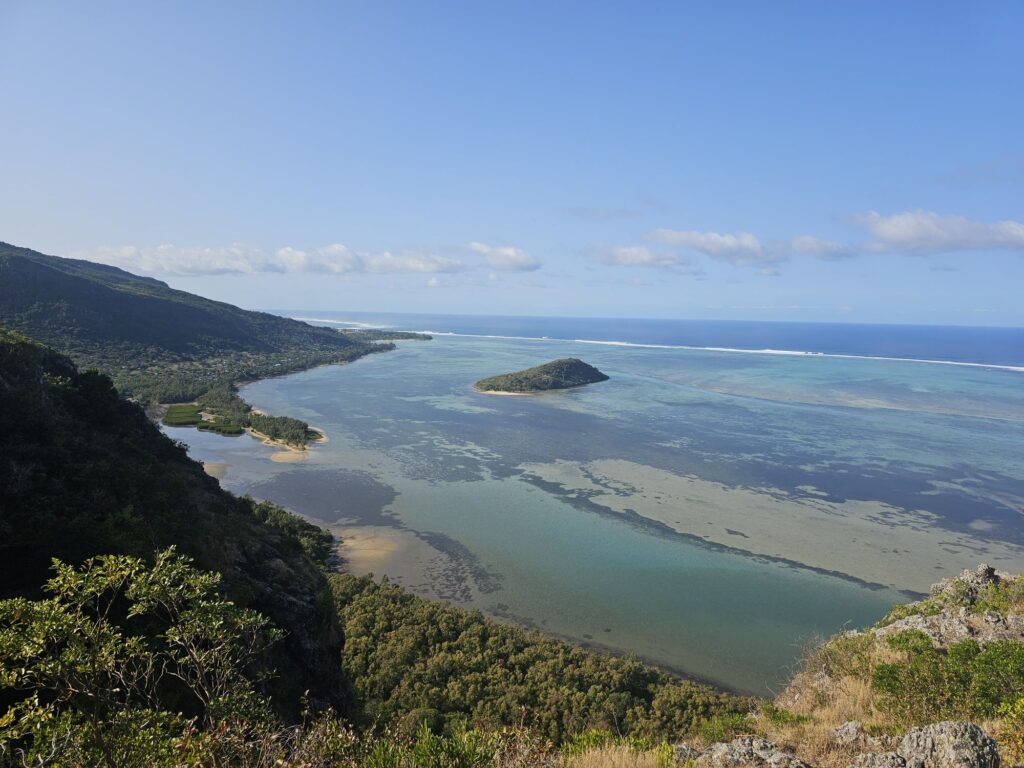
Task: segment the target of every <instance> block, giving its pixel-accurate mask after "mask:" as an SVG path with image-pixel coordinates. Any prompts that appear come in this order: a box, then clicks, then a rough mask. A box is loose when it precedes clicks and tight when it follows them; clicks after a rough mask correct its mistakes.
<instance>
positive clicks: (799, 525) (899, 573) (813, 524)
mask: <svg viewBox="0 0 1024 768" xmlns="http://www.w3.org/2000/svg"><path fill="white" fill-rule="evenodd" d="M521 468H522V469H523V470H524V472H525V473H526V475H527V478H528V479H529V477H533V478H536V479H539V480H541V481H542V482H544V483H547V484H553V485H556V486H558V487H560V488H561V490H562V491H563V492H564V493H565V494H567V495H571V494H575V496H576V498H578V499H584V500H586V501H587V502H589V503H592V504H596V505H598V506H599V507H601V508H603V509H605V510H607V511H609V512H615V513H619V514H622V515H626V516H639V517H640V518H644V519H646V520H648V521H651V522H653V523H657V524H659V525H661V526H664V527H667V528H670V529H672V530H673V531H676V532H677V533H680V534H683V535H686V536H691V537H696V538H699V539H703V540H704V541H707V542H709V543H713V544H716V545H721V546H725V547H730V548H733V549H737V550H742V551H745V552H749V553H752V554H757V555H764V556H768V557H772V558H778V559H782V560H787V561H791V562H794V563H800V564H803V565H806V566H808V567H811V568H814V569H817V570H822V571H829V572H838V573H841V574H845V575H848V576H850V577H852V578H854V579H858V580H861V581H865V582H869V583H872V584H882V585H886V586H891V587H894V588H896V589H902V590H911V591H915V592H924V591H926V590H927V589H928V587H929V585H930V584H932V583H933V582H935V581H938V580H939V579H940V578H944V577H946V576H949V575H952V574H954V573H958V572H959V571H961V570H963V569H964V568H973V567H974V566H976V565H977V564H978V563H979V562H982V561H984V562H988V563H990V564H991V565H994V566H996V567H999V568H1003V569H1006V570H1011V571H1021V570H1024V548H1022V547H1019V546H1016V545H1013V544H1009V543H1006V542H1000V541H993V540H991V539H984V538H981V537H972V536H970V535H968V534H965V533H960V532H955V531H949V530H946V529H943V528H939V527H937V525H936V523H937V518H936V517H935V516H934V515H932V514H931V513H929V512H927V511H926V510H906V509H901V508H899V507H894V506H891V505H889V504H885V503H883V502H878V501H861V500H848V501H844V502H834V501H829V500H827V499H823V498H820V495H821V494H820V492H817V493H815V489H806V488H805V489H804V490H805V492H806V495H803V496H799V497H794V496H791V495H789V494H787V493H786V492H785V491H782V490H780V489H776V488H746V487H731V486H727V485H723V484H721V483H717V482H713V481H709V480H703V479H701V478H699V477H695V476H692V475H677V474H674V473H672V472H668V471H666V470H663V469H658V468H656V467H650V466H646V465H643V464H637V463H635V462H631V461H624V460H619V459H607V460H599V461H593V462H589V463H587V464H580V463H576V462H571V461H557V462H554V463H550V464H524V465H522V467H521Z"/></svg>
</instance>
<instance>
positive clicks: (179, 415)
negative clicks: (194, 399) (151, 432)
mask: <svg viewBox="0 0 1024 768" xmlns="http://www.w3.org/2000/svg"><path fill="white" fill-rule="evenodd" d="M202 420H203V417H202V415H201V414H200V408H199V406H198V405H195V404H194V403H179V404H176V405H171V406H168V408H167V413H165V414H164V418H163V421H164V424H166V425H167V426H169V427H193V426H195V425H196V424H198V423H199V422H200V421H202Z"/></svg>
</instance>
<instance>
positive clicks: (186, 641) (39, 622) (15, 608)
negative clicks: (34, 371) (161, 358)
mask: <svg viewBox="0 0 1024 768" xmlns="http://www.w3.org/2000/svg"><path fill="white" fill-rule="evenodd" d="M46 594H47V596H46V597H43V598H41V599H38V600H28V599H25V598H13V599H9V600H4V601H0V685H2V686H3V687H4V688H6V689H7V690H8V692H12V691H16V692H17V696H16V698H15V699H14V701H13V703H12V704H11V706H10V707H9V708H8V710H7V712H6V713H5V714H4V716H3V717H2V718H0V762H2V763H4V764H18V765H82V766H85V765H90V766H108V767H109V768H114V767H115V766H116V767H117V768H122V767H123V768H134V767H136V766H138V767H139V768H141V767H142V766H147V767H148V766H167V767H168V768H169V767H170V766H192V765H194V766H251V767H252V768H261V767H264V766H265V767H266V768H270V766H292V767H294V768H299V766H302V768H343V767H345V766H348V767H349V768H355V767H356V766H360V767H361V768H499V767H500V768H536V767H537V766H552V768H553V767H554V766H559V765H563V766H567V767H568V766H582V765H596V763H594V762H593V761H592V757H593V755H595V754H606V755H607V754H614V755H617V756H619V757H621V756H622V755H632V756H635V757H637V758H638V761H637V762H636V763H635V764H643V765H650V766H659V767H664V766H668V765H670V764H671V748H670V747H669V746H668V744H667V743H664V742H662V743H660V744H655V743H652V742H650V741H647V740H644V739H640V738H637V737H624V736H618V735H614V734H612V733H611V732H608V731H598V730H588V731H584V732H582V733H580V734H578V735H576V736H574V737H573V738H571V739H569V740H567V741H566V742H565V744H564V745H563V746H562V747H561V749H560V750H559V749H556V748H555V747H554V745H553V744H552V743H551V742H550V741H547V740H545V739H543V738H541V737H540V736H538V734H537V733H536V732H535V731H531V730H530V729H528V728H524V727H522V726H519V727H514V728H502V729H484V728H479V727H475V728H467V727H464V726H462V725H455V726H454V727H453V728H451V729H450V730H449V732H448V733H443V734H442V733H437V732H436V731H435V730H434V729H432V728H431V727H430V725H429V723H428V722H427V721H426V720H422V719H421V720H419V721H418V723H417V724H416V725H415V727H414V728H412V730H411V731H410V732H409V733H403V732H400V731H395V730H385V731H383V732H380V733H377V732H374V731H373V730H363V731H357V730H354V729H353V728H352V727H351V726H349V725H346V724H345V723H344V721H343V720H341V719H340V718H339V717H338V716H337V715H335V714H334V713H333V712H331V711H330V710H323V711H321V712H319V713H313V712H312V711H309V710H307V711H306V713H305V714H304V716H303V719H302V721H301V722H300V723H299V724H297V725H288V724H287V723H286V722H285V721H283V720H282V719H281V718H280V717H279V716H278V715H276V714H275V713H274V710H273V708H272V707H271V705H270V701H269V700H268V699H267V698H266V696H265V695H263V694H262V693H261V690H260V686H259V685H258V682H259V681H260V680H261V679H263V678H264V677H266V676H267V675H268V674H270V670H269V668H268V667H267V665H266V662H267V659H268V658H269V657H268V655H267V653H266V651H267V650H268V648H270V647H271V645H272V644H273V643H275V642H277V641H279V640H280V638H281V635H282V633H281V632H280V630H278V629H276V628H274V627H273V626H271V625H270V623H269V622H268V621H267V619H266V618H265V617H263V616H261V615H260V614H259V613H257V612H255V611H252V610H247V609H244V608H240V607H238V606H237V605H235V604H234V603H232V602H231V601H230V600H227V599H226V598H225V597H224V595H223V593H222V592H221V581H220V578H219V577H218V576H216V575H215V574H210V573H206V572H203V571H200V570H198V569H196V568H195V567H194V566H193V564H192V562H191V561H190V560H189V559H188V558H186V557H182V556H179V555H177V554H176V553H175V551H174V550H173V549H169V550H165V551H164V552H161V553H159V554H157V555H156V557H155V559H154V562H153V564H152V566H148V565H147V564H146V563H145V562H144V561H143V560H140V559H138V558H134V557H125V556H113V555H111V556H101V557H96V558H90V559H88V560H87V561H86V562H85V563H83V565H82V566H81V567H79V568H74V567H71V566H69V565H67V564H64V563H61V562H59V561H55V563H54V566H53V577H52V578H51V579H50V580H49V581H48V582H47V584H46ZM642 756H643V757H644V758H646V757H647V756H650V757H651V758H652V759H651V760H647V759H644V761H643V763H640V762H639V759H641V757H642ZM584 760H586V761H587V762H585V763H584V762H583V761H584ZM618 764H622V763H618Z"/></svg>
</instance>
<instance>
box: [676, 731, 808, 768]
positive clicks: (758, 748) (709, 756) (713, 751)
mask: <svg viewBox="0 0 1024 768" xmlns="http://www.w3.org/2000/svg"><path fill="white" fill-rule="evenodd" d="M693 765H694V768H749V767H753V768H810V766H808V765H807V763H805V762H804V761H803V760H800V759H799V758H798V757H797V756H796V755H794V754H792V753H790V752H784V751H783V750H781V749H779V748H778V747H776V746H775V745H774V744H772V743H771V742H770V741H766V740H764V739H758V738H754V737H753V736H742V737H740V738H738V739H733V740H732V741H730V742H728V743H723V742H719V743H718V744H712V745H711V746H710V747H708V748H707V749H706V750H705V751H704V752H703V753H702V754H701V755H700V756H699V757H698V758H697V759H696V760H694V763H693Z"/></svg>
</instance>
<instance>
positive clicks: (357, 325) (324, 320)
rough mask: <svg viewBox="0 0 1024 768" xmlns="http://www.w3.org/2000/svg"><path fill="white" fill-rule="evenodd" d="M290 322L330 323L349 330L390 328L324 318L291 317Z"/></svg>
mask: <svg viewBox="0 0 1024 768" xmlns="http://www.w3.org/2000/svg"><path fill="white" fill-rule="evenodd" d="M290 319H291V320H301V321H302V322H304V323H330V324H331V325H344V326H345V327H347V328H348V327H351V328H368V329H374V328H390V327H391V326H389V325H374V324H373V323H357V322H356V321H355V320H329V319H327V318H326V317H292V318H290Z"/></svg>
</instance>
